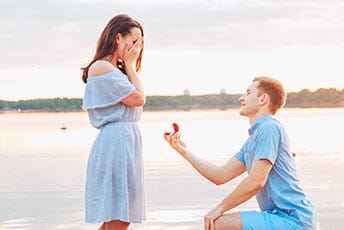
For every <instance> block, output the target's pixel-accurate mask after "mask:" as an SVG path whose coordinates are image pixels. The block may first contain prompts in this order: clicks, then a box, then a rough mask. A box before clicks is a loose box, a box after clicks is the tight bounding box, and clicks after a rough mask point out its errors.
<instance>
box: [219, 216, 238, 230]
mask: <svg viewBox="0 0 344 230" xmlns="http://www.w3.org/2000/svg"><path fill="white" fill-rule="evenodd" d="M232 229H233V230H241V229H242V223H241V216H240V213H239V212H237V213H231V214H225V215H223V216H221V217H219V218H218V219H217V220H216V221H215V230H232Z"/></svg>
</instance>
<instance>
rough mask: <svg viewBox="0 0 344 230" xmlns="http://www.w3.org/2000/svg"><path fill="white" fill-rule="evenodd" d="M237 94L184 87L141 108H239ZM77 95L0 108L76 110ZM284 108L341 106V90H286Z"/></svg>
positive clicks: (343, 104)
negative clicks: (201, 92)
mask: <svg viewBox="0 0 344 230" xmlns="http://www.w3.org/2000/svg"><path fill="white" fill-rule="evenodd" d="M240 96H241V94H227V92H226V90H225V89H221V90H220V92H219V94H207V95H190V91H189V90H187V89H186V90H184V91H183V95H177V96H159V95H157V96H147V98H146V104H145V106H144V109H145V110H184V111H188V110H192V109H219V110H226V109H229V108H238V107H239V100H238V99H239V97H240ZM81 105H82V99H81V98H52V99H32V100H19V101H4V100H0V111H7V110H18V111H25V110H37V111H80V110H81ZM286 107H344V89H341V90H340V89H336V88H320V89H318V90H316V91H310V90H308V89H304V90H301V91H300V92H290V93H288V99H287V103H286Z"/></svg>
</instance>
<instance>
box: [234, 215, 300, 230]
mask: <svg viewBox="0 0 344 230" xmlns="http://www.w3.org/2000/svg"><path fill="white" fill-rule="evenodd" d="M240 215H241V221H242V227H243V230H260V229H262V230H270V229H271V230H273V229H276V230H280V229H283V230H289V229H290V230H302V227H301V226H300V225H298V224H297V223H296V222H294V221H293V220H291V219H290V217H289V218H288V217H287V214H285V213H282V212H267V211H264V212H256V211H243V212H240Z"/></svg>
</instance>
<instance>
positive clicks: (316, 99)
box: [286, 88, 344, 107]
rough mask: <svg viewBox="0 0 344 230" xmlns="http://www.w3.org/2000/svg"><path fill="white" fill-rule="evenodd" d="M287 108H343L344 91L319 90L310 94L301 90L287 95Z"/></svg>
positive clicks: (306, 90) (308, 91)
mask: <svg viewBox="0 0 344 230" xmlns="http://www.w3.org/2000/svg"><path fill="white" fill-rule="evenodd" d="M286 106H288V107H344V89H342V90H339V89H336V88H319V89H318V90H316V91H314V92H312V91H310V90H308V89H303V90H301V91H300V92H297V93H295V92H292V93H288V99H287V103H286Z"/></svg>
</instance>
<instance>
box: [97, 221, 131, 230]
mask: <svg viewBox="0 0 344 230" xmlns="http://www.w3.org/2000/svg"><path fill="white" fill-rule="evenodd" d="M129 224H130V223H128V222H123V221H120V220H113V221H111V222H105V223H103V224H102V226H100V228H99V230H117V229H118V230H128V229H129Z"/></svg>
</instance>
